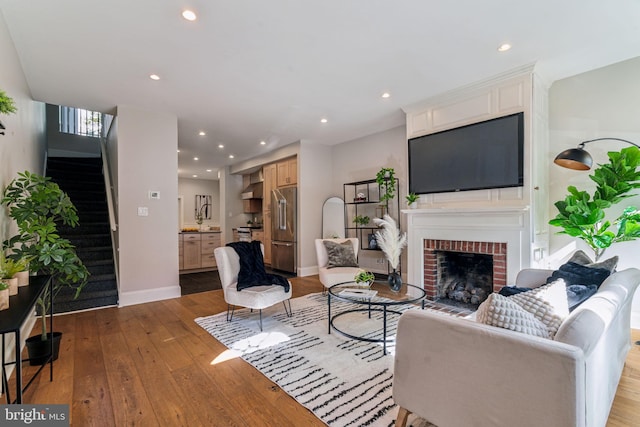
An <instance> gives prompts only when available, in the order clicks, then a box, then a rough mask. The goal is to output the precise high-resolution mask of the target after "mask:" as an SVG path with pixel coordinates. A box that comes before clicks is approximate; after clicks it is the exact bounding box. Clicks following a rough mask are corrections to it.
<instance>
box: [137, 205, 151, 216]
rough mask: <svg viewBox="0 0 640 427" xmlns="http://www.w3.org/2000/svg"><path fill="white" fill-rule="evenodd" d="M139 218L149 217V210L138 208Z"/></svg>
mask: <svg viewBox="0 0 640 427" xmlns="http://www.w3.org/2000/svg"><path fill="white" fill-rule="evenodd" d="M138 216H149V208H147V207H138Z"/></svg>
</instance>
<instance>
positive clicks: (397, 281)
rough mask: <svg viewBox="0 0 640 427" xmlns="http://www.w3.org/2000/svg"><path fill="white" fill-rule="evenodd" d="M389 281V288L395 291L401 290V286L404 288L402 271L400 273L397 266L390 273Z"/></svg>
mask: <svg viewBox="0 0 640 427" xmlns="http://www.w3.org/2000/svg"><path fill="white" fill-rule="evenodd" d="M387 282H388V283H389V288H390V289H391V290H392V291H393V292H400V288H402V276H400V273H398V272H397V271H396V269H395V268H394V269H393V271H392V272H391V273H390V274H389V278H388V279H387Z"/></svg>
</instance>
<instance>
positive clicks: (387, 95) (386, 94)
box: [381, 92, 391, 98]
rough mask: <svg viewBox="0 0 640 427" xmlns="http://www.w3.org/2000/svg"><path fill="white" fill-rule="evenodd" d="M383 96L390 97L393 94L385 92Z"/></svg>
mask: <svg viewBox="0 0 640 427" xmlns="http://www.w3.org/2000/svg"><path fill="white" fill-rule="evenodd" d="M381 96H382V97H383V98H389V97H390V96H391V94H390V93H389V92H385V93H383V94H382V95H381Z"/></svg>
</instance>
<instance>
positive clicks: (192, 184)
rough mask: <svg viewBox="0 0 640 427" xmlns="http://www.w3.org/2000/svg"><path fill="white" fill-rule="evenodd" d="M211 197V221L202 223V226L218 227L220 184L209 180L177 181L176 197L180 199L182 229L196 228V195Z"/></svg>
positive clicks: (189, 179)
mask: <svg viewBox="0 0 640 427" xmlns="http://www.w3.org/2000/svg"><path fill="white" fill-rule="evenodd" d="M202 194H204V195H210V196H211V205H212V206H211V219H205V220H203V221H202V225H204V226H219V225H220V182H219V181H218V180H215V181H214V180H210V179H191V178H179V179H178V195H179V196H181V197H182V214H183V223H182V226H183V227H197V226H198V223H197V222H196V218H195V206H196V195H202Z"/></svg>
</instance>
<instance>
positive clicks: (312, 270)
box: [298, 265, 318, 277]
mask: <svg viewBox="0 0 640 427" xmlns="http://www.w3.org/2000/svg"><path fill="white" fill-rule="evenodd" d="M314 274H318V266H317V265H314V266H313V267H303V268H299V269H298V276H300V277H305V276H313V275H314Z"/></svg>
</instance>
